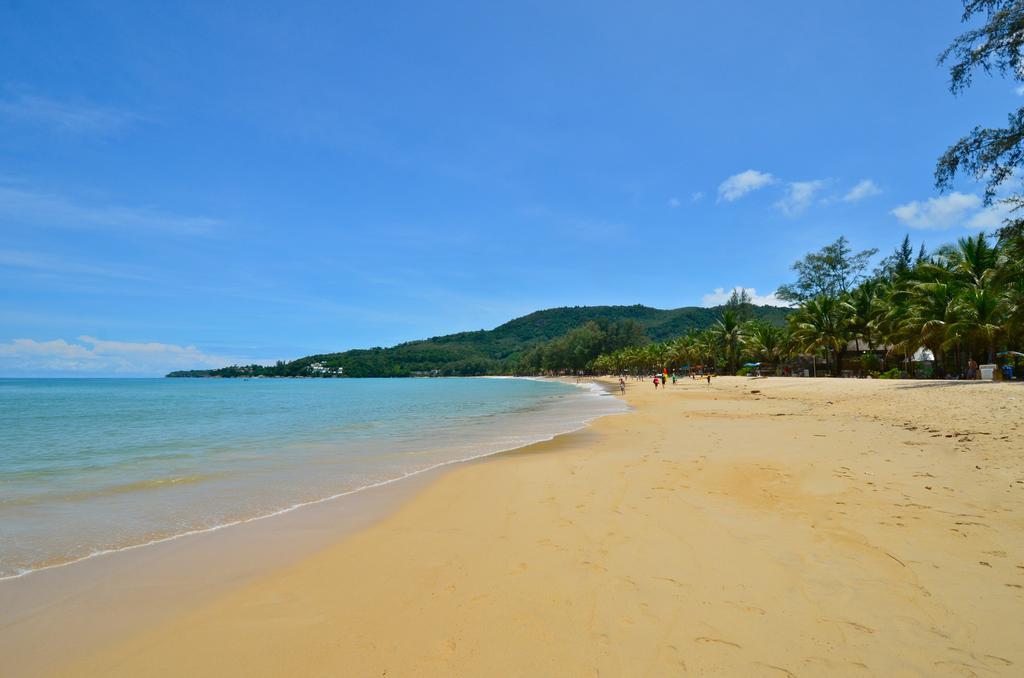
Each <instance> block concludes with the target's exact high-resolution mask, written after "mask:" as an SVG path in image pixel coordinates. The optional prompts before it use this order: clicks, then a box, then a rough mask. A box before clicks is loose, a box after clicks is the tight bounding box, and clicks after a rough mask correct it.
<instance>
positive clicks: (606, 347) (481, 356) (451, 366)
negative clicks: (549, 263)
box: [168, 305, 788, 377]
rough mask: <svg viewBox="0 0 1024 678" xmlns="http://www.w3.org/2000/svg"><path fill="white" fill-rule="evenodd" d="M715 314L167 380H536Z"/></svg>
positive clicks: (477, 336)
mask: <svg viewBox="0 0 1024 678" xmlns="http://www.w3.org/2000/svg"><path fill="white" fill-rule="evenodd" d="M787 312H788V311H787V310H786V309H781V308H775V307H772V306H763V307H754V308H753V309H752V313H754V314H755V315H756V317H758V318H759V319H761V320H763V321H765V322H767V323H772V324H776V325H781V324H783V323H784V322H785V317H786V314H787ZM719 315H720V312H719V310H718V309H713V308H697V307H688V308H677V309H672V310H662V309H657V308H650V307H648V306H640V305H636V306H575V307H566V308H554V309H549V310H546V311H537V312H535V313H531V314H530V315H527V316H523V317H521V318H516V319H515V320H512V321H509V322H507V323H505V324H504V325H501V326H500V327H497V328H495V329H493V330H480V331H477V332H460V333H458V334H450V335H447V336H443V337H433V338H430V339H425V340H422V341H412V342H408V343H405V344H399V345H398V346H394V347H391V348H371V349H359V350H353V351H345V352H343V353H328V354H321V355H311V356H306V357H305V358H299V359H298V360H292V361H288V362H283V361H282V362H278V363H277V364H276V365H244V366H239V365H233V366H230V367H224V368H221V369H217V370H191V371H181V372H172V373H170V374H169V375H168V376H170V377H250V376H266V377H301V376H346V377H406V376H417V375H438V376H455V375H483V374H535V373H540V372H544V371H563V370H573V369H576V370H582V369H586V367H587V366H588V365H589V364H590V362H591V361H593V359H594V358H596V357H597V356H598V355H600V354H601V353H607V352H611V351H614V350H617V349H620V348H622V347H625V346H631V345H640V344H644V343H647V342H648V341H652V340H654V341H660V340H664V339H667V338H669V337H673V336H677V335H679V334H683V333H685V332H687V331H689V330H693V329H703V328H705V327H709V326H710V325H711V324H712V323H714V322H715V320H716V318H717V317H718V316H719Z"/></svg>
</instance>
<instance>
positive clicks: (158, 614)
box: [0, 377, 628, 675]
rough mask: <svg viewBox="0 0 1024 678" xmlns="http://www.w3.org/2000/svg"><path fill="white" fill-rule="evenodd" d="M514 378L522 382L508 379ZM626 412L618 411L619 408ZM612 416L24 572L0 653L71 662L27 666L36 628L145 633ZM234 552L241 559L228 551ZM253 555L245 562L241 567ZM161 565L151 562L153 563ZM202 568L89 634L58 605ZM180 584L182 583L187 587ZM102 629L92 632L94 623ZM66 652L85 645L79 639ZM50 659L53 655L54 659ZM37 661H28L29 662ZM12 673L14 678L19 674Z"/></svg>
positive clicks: (5, 614) (588, 387)
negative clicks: (153, 601)
mask: <svg viewBox="0 0 1024 678" xmlns="http://www.w3.org/2000/svg"><path fill="white" fill-rule="evenodd" d="M508 378H522V379H530V378H527V377H508ZM532 379H536V380H541V381H559V382H561V383H565V384H567V385H571V386H575V387H577V388H580V389H581V390H584V391H590V393H589V394H588V395H591V396H592V397H604V396H603V395H602V394H599V393H596V392H595V391H601V392H603V394H604V395H609V396H610V395H612V394H611V392H610V390H609V389H608V388H607V387H604V386H601V385H599V384H596V383H593V382H588V383H576V382H575V381H574V380H570V379H560V378H559V379H538V378H532ZM625 411H628V410H624V412H625ZM614 414H617V413H615V412H612V413H602V414H595V415H594V416H593V417H588V418H587V419H586V420H584V421H582V422H581V423H580V425H579V426H578V427H577V428H573V429H570V430H567V431H564V432H560V433H555V434H553V435H551V436H550V437H547V438H544V439H540V440H536V441H533V442H530V443H525V444H521V445H517V446H515V447H510V448H506V449H502V450H497V451H493V452H485V453H482V454H479V455H474V456H470V457H465V458H459V459H452V460H447V461H443V462H439V463H437V464H434V465H432V466H429V467H427V468H423V469H417V470H415V471H411V472H409V473H406V474H404V475H401V476H398V477H395V478H390V479H387V480H384V481H380V482H377V483H372V484H369V485H366V486H363V487H359V488H355V489H352V490H347V491H344V492H340V493H337V494H334V495H330V496H327V497H322V498H319V499H315V500H312V501H308V502H301V503H297V504H295V505H292V506H289V507H285V508H283V509H279V510H277V511H274V512H271V513H268V514H260V515H256V516H253V517H250V518H246V519H242V520H237V521H232V522H230V523H225V524H222V525H216V526H212V527H209V528H203V529H199V530H191V531H188V532H184V533H180V534H175V535H171V536H168V537H162V538H159V539H155V540H152V541H148V542H144V543H140V544H131V545H128V546H125V547H121V548H117V549H108V550H104V551H99V552H95V553H91V554H89V555H87V556H83V557H80V558H76V559H74V560H69V561H66V562H61V563H56V564H52V565H46V566H43V567H38V568H34V569H31V570H27V571H25V572H21V573H18V574H16V575H10V576H5V577H0V628H3V629H5V633H4V634H0V655H2V656H5V657H7V658H9V659H11V660H12V661H14V662H15V663H18V661H19V658H20V661H21V665H22V666H23V668H25V669H26V673H25V675H35V674H36V673H37V672H41V673H40V675H43V674H45V673H47V672H48V671H49V670H50V669H52V667H53V665H55V664H59V663H63V662H64V661H67V660H70V659H73V658H74V657H75V656H77V655H78V654H81V652H86V651H87V650H86V649H85V648H83V649H82V650H81V651H74V650H72V651H71V652H66V653H65V654H67V656H66V657H62V658H61V659H60V660H59V661H57V662H54V657H53V656H52V654H53V653H52V650H53V648H52V647H51V648H47V653H48V656H47V657H46V658H45V659H42V660H41V661H37V660H33V659H31V657H29V656H28V655H32V654H34V648H33V646H32V638H33V637H35V636H38V635H40V634H39V632H38V630H40V629H42V628H44V627H52V626H54V625H57V626H62V627H67V629H68V632H67V633H63V634H61V635H63V636H65V637H73V638H75V637H77V638H85V637H87V638H89V639H90V642H99V643H107V642H110V639H111V638H114V637H117V636H119V635H120V634H122V633H124V632H125V631H127V630H128V629H131V628H135V627H136V626H137V625H139V624H142V625H143V626H147V627H148V626H150V625H152V624H154V623H158V622H159V621H161V620H163V619H165V618H167V617H169V616H171V615H172V614H174V613H176V612H179V611H180V610H181V609H184V608H186V607H188V606H190V605H196V604H199V603H201V602H202V601H203V600H206V599H208V598H211V597H213V596H216V595H219V594H222V593H224V592H225V591H228V590H231V589H233V588H235V587H237V586H239V585H241V584H242V583H244V582H247V581H251V580H253V579H256V578H258V577H259V576H264V575H266V574H268V573H270V572H272V571H274V570H276V569H279V568H281V567H285V566H287V565H290V564H292V563H294V562H296V561H298V560H300V559H302V558H304V557H309V556H310V555H312V554H314V553H316V552H317V551H319V550H321V549H324V548H327V547H329V546H330V545H332V544H335V543H338V542H340V541H342V540H344V539H346V538H348V537H350V536H352V535H353V534H356V533H357V532H359V531H360V530H363V529H366V528H367V527H369V526H371V525H373V524H375V523H377V522H379V521H381V520H383V519H385V518H386V517H387V516H388V515H390V514H392V513H393V512H395V511H397V510H399V509H400V508H401V506H402V505H404V504H405V503H406V502H408V501H409V500H410V499H411V498H413V497H414V496H415V495H416V494H417V493H418V492H420V491H422V490H423V489H424V488H425V487H427V486H429V485H430V484H431V483H433V482H436V480H437V479H438V478H440V477H442V476H443V475H444V474H445V473H447V472H450V471H451V470H452V469H455V468H458V467H460V466H463V465H468V464H474V463H484V462H486V461H488V460H489V459H492V458H495V457H500V456H502V455H507V454H515V453H518V452H521V451H522V450H525V449H528V448H532V447H534V446H538V445H540V446H542V445H545V444H547V443H550V442H551V441H553V440H558V439H560V438H563V437H567V436H574V435H577V434H579V433H580V432H582V431H585V430H586V429H587V428H588V427H589V426H590V425H591V424H592V423H593V422H594V421H595V420H596V419H599V418H602V417H606V416H612V415H614ZM265 541H275V542H278V543H277V546H287V550H288V551H289V553H288V555H283V554H281V553H279V554H278V555H277V556H276V557H274V556H270V555H269V553H268V551H266V550H265V549H263V548H262V546H255V548H254V545H257V544H262V543H263V542H265ZM236 549H241V550H242V551H243V552H244V553H246V555H245V556H244V557H242V556H239V555H237V554H233V553H231V551H233V550H236ZM249 558H254V559H255V560H249ZM165 560H166V561H167V562H168V563H170V566H168V565H167V564H163V565H159V563H161V561H165ZM197 567H198V568H200V569H204V570H206V571H207V572H209V573H211V574H209V575H208V576H206V577H204V578H203V580H202V581H201V582H200V583H199V588H200V591H199V594H198V595H195V594H192V595H190V594H189V593H188V592H187V591H185V590H184V589H185V588H186V587H185V586H184V585H182V586H178V587H175V586H174V585H171V586H170V588H177V589H178V594H180V595H182V596H183V599H182V600H179V601H171V600H169V599H168V597H167V596H166V595H164V594H163V593H161V596H163V598H162V599H161V601H159V602H158V603H157V605H158V607H159V606H161V605H162V606H163V607H164V609H161V610H156V611H152V610H147V611H146V612H144V613H141V614H140V613H139V611H138V610H132V609H129V608H131V607H134V605H130V606H127V607H124V608H123V609H122V610H121V612H122V614H123V615H125V618H124V619H121V620H118V622H117V623H116V624H111V625H109V628H100V629H99V630H97V629H95V628H90V629H88V630H86V629H85V628H84V627H85V626H90V627H91V626H92V625H93V623H94V620H92V621H90V620H88V618H87V617H86V616H85V615H84V614H83V615H82V616H81V617H80V618H78V619H75V618H69V616H68V615H67V614H65V612H63V611H61V610H55V611H54V610H52V609H51V608H53V607H54V606H57V607H59V606H60V605H61V604H62V601H63V600H64V599H68V598H71V599H78V598H82V597H85V598H89V597H90V596H91V595H92V594H90V592H89V589H90V588H92V587H93V586H94V584H95V583H96V582H97V581H105V582H107V585H106V588H105V589H104V590H103V591H102V592H101V593H99V594H98V595H95V596H92V597H93V598H95V600H93V601H91V602H90V603H89V604H81V603H79V606H80V607H81V608H83V609H85V608H91V607H105V606H107V605H109V604H111V602H113V603H114V605H115V606H117V603H118V600H119V599H123V598H126V597H128V596H129V593H128V589H129V588H131V587H130V586H120V585H117V584H110V582H111V581H114V580H118V579H121V578H125V579H128V580H130V579H131V577H132V576H133V575H132V573H133V571H137V570H138V569H140V568H141V569H149V570H161V569H162V570H165V572H164V577H165V578H168V577H174V576H175V575H174V574H173V571H174V570H193V569H195V568H197ZM154 578H155V575H149V576H148V577H147V579H148V580H149V582H150V583H149V586H150V587H151V588H153V589H162V588H165V587H166V583H165V582H164V583H157V582H154V581H153V580H154ZM194 583H195V582H194V581H190V586H191V585H192V584H194ZM101 626H102V625H101ZM75 644H76V645H88V644H89V643H83V642H81V640H80V641H78V642H76V643H75ZM56 655H57V656H60V655H61V653H56ZM37 659H38V658H37ZM19 675H21V674H19Z"/></svg>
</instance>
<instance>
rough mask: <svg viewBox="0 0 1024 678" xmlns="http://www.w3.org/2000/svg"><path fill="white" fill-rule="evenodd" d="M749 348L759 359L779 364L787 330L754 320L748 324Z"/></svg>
mask: <svg viewBox="0 0 1024 678" xmlns="http://www.w3.org/2000/svg"><path fill="white" fill-rule="evenodd" d="M746 334H747V348H748V349H749V350H750V351H751V353H752V355H753V357H754V358H756V359H757V360H758V361H767V362H770V363H772V364H775V365H777V364H778V363H779V360H781V358H782V353H783V348H784V346H785V341H786V337H785V331H784V330H783V329H782V328H781V327H776V326H775V325H772V324H771V323H765V322H757V321H752V322H750V323H748V324H747V330H746Z"/></svg>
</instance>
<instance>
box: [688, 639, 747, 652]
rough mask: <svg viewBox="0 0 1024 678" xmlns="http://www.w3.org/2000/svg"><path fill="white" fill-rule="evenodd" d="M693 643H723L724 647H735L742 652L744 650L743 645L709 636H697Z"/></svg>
mask: <svg viewBox="0 0 1024 678" xmlns="http://www.w3.org/2000/svg"><path fill="white" fill-rule="evenodd" d="M693 642H695V643H721V644H722V645H728V646H730V647H735V648H736V649H737V650H742V649H743V646H742V645H740V644H739V643H734V642H732V641H731V640H722V639H721V638H711V637H708V636H697V637H696V638H694V639H693Z"/></svg>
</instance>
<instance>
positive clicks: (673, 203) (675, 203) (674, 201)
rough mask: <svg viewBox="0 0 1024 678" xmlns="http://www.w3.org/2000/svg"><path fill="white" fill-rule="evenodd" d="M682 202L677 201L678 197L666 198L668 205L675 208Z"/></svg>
mask: <svg viewBox="0 0 1024 678" xmlns="http://www.w3.org/2000/svg"><path fill="white" fill-rule="evenodd" d="M682 204H683V203H681V202H679V198H669V199H668V206H669V207H671V208H672V209H675V208H677V207H679V206H680V205H682Z"/></svg>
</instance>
